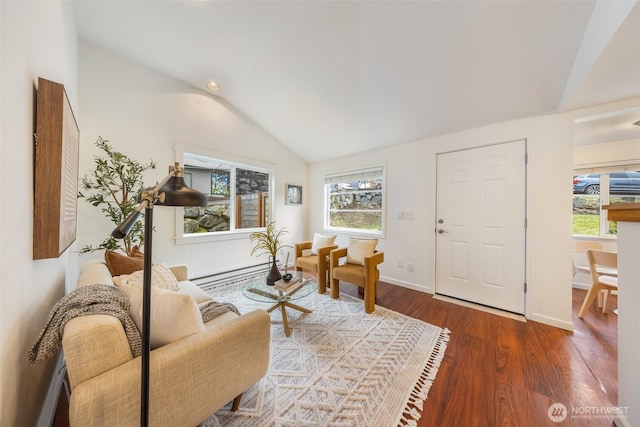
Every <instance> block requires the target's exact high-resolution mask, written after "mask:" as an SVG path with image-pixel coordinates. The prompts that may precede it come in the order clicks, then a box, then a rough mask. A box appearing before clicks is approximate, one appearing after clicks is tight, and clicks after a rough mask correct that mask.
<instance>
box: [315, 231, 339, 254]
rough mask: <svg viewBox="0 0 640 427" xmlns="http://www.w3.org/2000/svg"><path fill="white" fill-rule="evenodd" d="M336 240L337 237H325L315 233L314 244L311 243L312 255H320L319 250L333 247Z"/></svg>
mask: <svg viewBox="0 0 640 427" xmlns="http://www.w3.org/2000/svg"><path fill="white" fill-rule="evenodd" d="M335 240H336V236H323V235H322V234H318V233H314V234H313V242H312V243H311V255H318V249H320V248H324V247H325V246H331V245H333V242H335Z"/></svg>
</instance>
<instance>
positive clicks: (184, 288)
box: [178, 280, 213, 304]
mask: <svg viewBox="0 0 640 427" xmlns="http://www.w3.org/2000/svg"><path fill="white" fill-rule="evenodd" d="M178 286H179V288H178V292H180V293H181V294H187V295H191V296H192V297H193V299H195V300H196V303H198V304H200V303H203V302H207V301H211V300H212V299H213V298H211V295H209V294H208V293H206V292H205V291H203V290H202V289H200V288H199V287H198V286H196V285H194V284H193V283H192V282H190V281H188V280H183V281H180V282H178Z"/></svg>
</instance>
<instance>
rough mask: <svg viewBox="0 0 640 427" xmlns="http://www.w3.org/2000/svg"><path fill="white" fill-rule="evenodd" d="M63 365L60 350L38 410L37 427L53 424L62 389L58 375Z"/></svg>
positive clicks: (47, 426) (48, 426)
mask: <svg viewBox="0 0 640 427" xmlns="http://www.w3.org/2000/svg"><path fill="white" fill-rule="evenodd" d="M63 366H64V355H63V354H62V351H60V352H59V353H58V361H57V362H56V368H55V370H54V371H53V378H51V382H50V383H49V390H47V397H46V398H45V400H44V405H42V410H41V411H40V417H38V424H37V426H38V427H50V426H51V424H53V419H54V418H55V416H56V409H57V407H58V398H59V397H60V390H61V389H62V385H63V383H62V377H61V376H60V375H59V372H60V370H61V369H62V367H63Z"/></svg>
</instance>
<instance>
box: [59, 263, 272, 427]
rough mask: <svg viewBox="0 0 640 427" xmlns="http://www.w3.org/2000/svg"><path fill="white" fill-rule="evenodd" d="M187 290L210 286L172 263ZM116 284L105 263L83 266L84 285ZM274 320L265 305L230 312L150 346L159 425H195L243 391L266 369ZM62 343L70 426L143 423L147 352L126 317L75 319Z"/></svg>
mask: <svg viewBox="0 0 640 427" xmlns="http://www.w3.org/2000/svg"><path fill="white" fill-rule="evenodd" d="M171 271H172V272H173V273H174V275H175V276H176V278H177V279H178V283H179V285H180V289H179V290H178V292H186V293H189V294H190V295H193V296H195V297H196V299H198V298H204V296H203V295H204V294H203V292H202V291H201V290H200V289H199V288H197V286H195V285H194V284H193V283H191V282H189V281H188V280H187V269H186V267H185V266H177V267H171ZM92 284H110V285H113V280H112V278H111V275H110V273H109V270H108V269H107V267H106V265H105V264H104V263H103V262H101V261H99V260H92V261H89V262H87V263H85V264H84V265H83V268H82V271H81V273H80V277H79V278H78V285H77V286H78V287H82V286H87V285H92ZM269 343H270V319H269V315H268V314H267V312H266V311H264V310H256V311H252V312H249V313H246V314H243V315H242V316H238V315H236V314H235V313H232V312H227V313H224V314H223V315H221V316H219V317H216V318H214V319H212V320H211V321H209V322H207V323H205V329H204V331H201V332H197V333H195V334H193V335H190V336H187V337H185V338H182V339H180V340H178V341H175V342H172V343H169V344H166V345H164V346H162V347H159V348H156V349H154V350H152V351H151V357H150V386H149V387H150V403H149V406H150V409H149V424H150V425H152V426H196V425H198V424H199V423H201V422H203V421H204V420H206V419H207V418H208V417H209V416H210V415H211V414H213V413H214V412H215V411H217V410H218V409H220V408H221V407H223V406H224V405H226V404H227V403H229V402H231V401H232V400H234V399H235V398H236V397H238V396H240V395H241V394H242V393H243V392H244V391H245V390H246V389H248V388H249V387H250V386H251V385H253V384H254V383H256V382H257V381H258V380H259V379H260V378H262V377H263V376H264V375H265V373H266V372H267V368H268V364H269ZM62 344H63V349H64V354H65V359H66V364H67V372H68V374H69V380H70V383H71V398H70V407H69V420H70V424H71V426H83V427H88V426H119V427H122V426H136V425H139V423H140V370H141V369H140V366H141V363H140V361H141V358H140V357H136V358H133V356H132V353H131V349H130V346H129V342H128V341H127V337H126V335H125V333H124V328H123V326H122V324H121V323H120V321H119V320H118V319H116V318H115V317H112V316H108V315H90V316H82V317H76V318H74V319H72V320H71V321H69V322H68V323H67V325H66V327H65V330H64V336H63V341H62Z"/></svg>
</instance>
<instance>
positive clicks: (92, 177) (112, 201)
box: [78, 136, 156, 255]
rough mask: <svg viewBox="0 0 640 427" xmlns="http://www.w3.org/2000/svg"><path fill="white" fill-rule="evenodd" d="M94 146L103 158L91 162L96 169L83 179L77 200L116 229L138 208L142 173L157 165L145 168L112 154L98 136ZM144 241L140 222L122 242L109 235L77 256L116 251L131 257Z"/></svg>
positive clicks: (108, 146)
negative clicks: (99, 214) (86, 203)
mask: <svg viewBox="0 0 640 427" xmlns="http://www.w3.org/2000/svg"><path fill="white" fill-rule="evenodd" d="M96 146H97V147H98V148H99V149H100V150H101V151H102V152H103V153H104V155H101V156H96V157H95V158H94V160H95V165H96V166H95V169H94V170H93V171H92V172H89V173H88V174H86V175H85V176H84V178H82V181H81V183H80V188H81V191H79V192H78V197H79V198H84V199H86V200H87V202H89V203H91V204H92V205H93V206H95V207H97V208H100V211H101V212H102V213H103V214H104V215H105V216H106V217H107V218H108V219H109V220H111V222H113V223H114V224H116V225H118V224H120V223H121V222H122V221H123V220H124V219H125V218H126V217H128V216H129V214H131V213H132V212H133V211H135V209H136V207H137V206H138V196H139V195H140V193H141V191H142V188H143V185H144V183H143V181H142V173H143V172H144V171H146V170H148V169H155V167H156V164H155V163H154V162H153V160H152V161H150V162H149V163H147V164H142V163H139V162H137V161H135V160H132V159H130V158H129V157H128V156H126V155H124V154H122V153H120V152H118V151H115V150H114V149H113V147H111V145H109V141H108V140H106V139H103V138H102V137H100V136H98V139H97V140H96ZM143 240H144V230H143V226H142V221H141V220H140V219H139V220H138V222H136V223H135V224H134V226H133V228H132V229H131V232H130V233H129V234H128V235H127V236H126V237H125V238H124V239H123V240H117V239H115V238H113V237H112V236H111V235H109V237H107V238H106V239H104V241H102V243H100V244H99V245H98V246H92V245H86V246H84V247H83V248H82V249H80V252H82V253H86V252H94V251H98V250H110V251H115V250H118V249H119V250H122V251H123V252H125V253H127V254H128V255H131V253H132V251H133V249H134V248H135V247H136V246H140V245H142V243H143ZM120 242H122V244H124V247H122V246H121V243H120Z"/></svg>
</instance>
